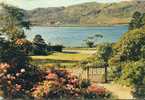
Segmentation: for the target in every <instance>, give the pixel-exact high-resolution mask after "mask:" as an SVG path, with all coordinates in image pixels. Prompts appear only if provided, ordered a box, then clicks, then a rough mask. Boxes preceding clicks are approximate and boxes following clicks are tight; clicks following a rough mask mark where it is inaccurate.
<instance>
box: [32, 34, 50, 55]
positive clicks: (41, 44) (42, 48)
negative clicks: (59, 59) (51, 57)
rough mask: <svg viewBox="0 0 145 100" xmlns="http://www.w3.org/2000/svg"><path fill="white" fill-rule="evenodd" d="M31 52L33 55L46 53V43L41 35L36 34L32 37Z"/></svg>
mask: <svg viewBox="0 0 145 100" xmlns="http://www.w3.org/2000/svg"><path fill="white" fill-rule="evenodd" d="M32 43H33V53H34V54H35V55H46V54H47V44H46V43H45V41H44V39H43V38H42V36H41V35H36V36H35V37H34V39H33V42H32Z"/></svg>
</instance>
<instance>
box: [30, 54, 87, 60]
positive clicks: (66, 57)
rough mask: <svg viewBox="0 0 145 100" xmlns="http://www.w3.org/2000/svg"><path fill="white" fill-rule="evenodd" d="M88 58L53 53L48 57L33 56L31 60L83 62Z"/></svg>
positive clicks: (81, 55) (79, 55)
mask: <svg viewBox="0 0 145 100" xmlns="http://www.w3.org/2000/svg"><path fill="white" fill-rule="evenodd" d="M88 56H89V55H88V54H69V53H53V54H51V55H48V56H31V58H32V60H58V61H59V60H60V61H81V60H84V59H86V58H87V57H88Z"/></svg>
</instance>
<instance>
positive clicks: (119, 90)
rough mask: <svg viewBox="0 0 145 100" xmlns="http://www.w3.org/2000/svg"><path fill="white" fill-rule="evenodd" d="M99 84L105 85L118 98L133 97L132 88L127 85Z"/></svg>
mask: <svg viewBox="0 0 145 100" xmlns="http://www.w3.org/2000/svg"><path fill="white" fill-rule="evenodd" d="M98 85H100V86H103V87H105V88H106V89H107V90H109V91H110V92H112V93H113V94H114V95H115V96H117V97H118V99H122V100H123V99H133V96H132V94H131V91H132V89H131V88H129V87H123V86H121V85H118V84H111V83H110V84H98Z"/></svg>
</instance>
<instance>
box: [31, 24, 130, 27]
mask: <svg viewBox="0 0 145 100" xmlns="http://www.w3.org/2000/svg"><path fill="white" fill-rule="evenodd" d="M37 26H39V27H112V26H128V24H112V25H37V24H32V25H31V27H37Z"/></svg>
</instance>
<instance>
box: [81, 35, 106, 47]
mask: <svg viewBox="0 0 145 100" xmlns="http://www.w3.org/2000/svg"><path fill="white" fill-rule="evenodd" d="M98 38H103V36H102V35H101V34H95V35H94V36H89V37H88V38H87V40H84V41H85V43H86V45H87V46H88V47H89V48H92V47H93V46H94V44H95V43H96V41H97V40H98Z"/></svg>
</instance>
